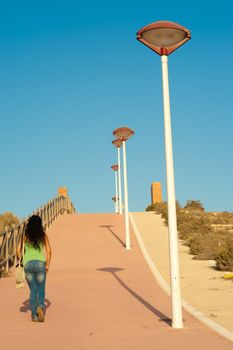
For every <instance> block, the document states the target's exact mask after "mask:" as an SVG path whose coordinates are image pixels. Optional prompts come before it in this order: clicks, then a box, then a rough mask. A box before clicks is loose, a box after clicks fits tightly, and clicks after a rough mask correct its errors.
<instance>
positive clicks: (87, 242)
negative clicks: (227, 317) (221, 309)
mask: <svg viewBox="0 0 233 350" xmlns="http://www.w3.org/2000/svg"><path fill="white" fill-rule="evenodd" d="M48 234H49V237H50V241H51V245H52V251H53V257H52V263H51V270H50V272H49V274H48V279H47V293H46V304H47V310H46V321H45V323H33V322H31V321H30V311H29V309H28V287H27V286H25V287H24V288H23V289H21V290H17V289H16V288H15V283H14V278H13V277H10V278H4V279H3V278H2V279H1V280H0V290H1V312H0V325H1V331H0V332H1V333H0V349H7V350H27V349H30V350H31V349H33V350H37V349H40V350H41V349H43V350H47V349H48V350H50V349H56V350H61V349H62V350H63V349H64V350H65V349H67V350H69V349H72V350H74V349H75V350H76V349H78V350H97V349H98V350H116V349H121V350H131V349H132V350H139V349H140V350H152V349H153V350H154V349H159V350H168V349H172V350H178V349H179V350H181V349H184V350H194V349H195V350H196V349H198V350H208V349H211V350H232V349H233V343H232V342H230V341H227V340H225V339H223V338H222V337H220V336H219V335H217V334H216V333H214V332H213V331H211V330H210V329H208V328H206V327H204V326H203V325H202V324H200V323H199V322H198V321H197V320H195V319H194V318H193V317H192V316H190V315H188V314H187V313H186V312H184V329H182V330H175V329H172V328H171V326H170V317H171V313H170V299H169V297H168V296H167V295H166V294H165V293H164V292H163V291H162V290H161V289H160V288H159V286H158V285H157V284H156V282H155V280H154V277H153V275H152V273H151V272H150V270H149V268H148V267H147V265H146V263H145V261H144V259H143V257H142V255H141V252H140V250H139V247H138V245H137V243H136V240H135V237H134V235H133V234H132V232H131V238H132V249H131V250H130V251H127V250H126V249H125V248H124V246H123V244H124V242H123V241H124V221H123V218H122V217H121V216H119V215H115V214H78V215H66V216H62V217H60V218H59V219H58V220H57V222H56V223H55V224H54V225H53V226H52V227H51V229H50V230H49V231H48Z"/></svg>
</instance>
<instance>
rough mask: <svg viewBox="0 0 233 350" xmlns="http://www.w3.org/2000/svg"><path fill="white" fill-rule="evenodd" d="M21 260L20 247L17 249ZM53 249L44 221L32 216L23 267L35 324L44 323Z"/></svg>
mask: <svg viewBox="0 0 233 350" xmlns="http://www.w3.org/2000/svg"><path fill="white" fill-rule="evenodd" d="M17 256H18V258H20V246H19V247H18V249H17ZM50 260H51V247H50V243H49V239H48V236H47V234H46V233H45V231H44V229H43V226H42V220H41V218H40V217H39V216H38V215H32V216H31V217H30V219H29V221H28V223H27V225H26V228H25V235H24V255H23V266H24V271H25V277H26V281H27V283H28V286H29V288H30V308H31V317H32V321H33V322H38V321H39V322H44V307H45V305H44V299H45V283H46V273H47V272H48V271H49V265H50Z"/></svg>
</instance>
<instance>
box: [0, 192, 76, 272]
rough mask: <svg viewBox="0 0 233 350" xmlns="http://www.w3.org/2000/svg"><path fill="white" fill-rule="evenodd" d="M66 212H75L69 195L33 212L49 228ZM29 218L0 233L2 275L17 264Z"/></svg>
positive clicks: (60, 197) (0, 266)
mask: <svg viewBox="0 0 233 350" xmlns="http://www.w3.org/2000/svg"><path fill="white" fill-rule="evenodd" d="M65 213H66V214H74V213H75V208H74V206H73V204H72V202H71V200H70V198H69V197H68V196H66V197H65V196H61V195H58V196H56V197H55V198H53V199H52V200H50V201H49V202H48V203H46V204H45V205H43V206H42V207H40V208H39V209H37V210H34V211H33V213H32V214H34V215H39V216H40V217H41V219H42V223H43V227H44V228H45V229H47V228H49V227H50V226H51V225H52V224H53V222H54V221H55V220H56V219H57V218H58V216H59V215H62V214H65ZM30 216H31V215H29V217H30ZM29 217H28V218H29ZM28 218H26V219H24V220H23V221H22V222H21V223H20V224H19V225H15V226H13V227H11V228H6V229H5V231H4V232H2V233H0V277H1V275H3V274H6V275H7V274H8V273H9V270H10V268H11V267H12V266H15V265H16V260H17V257H16V249H17V247H18V245H19V244H21V250H22V246H23V234H24V230H25V226H26V224H27V221H28Z"/></svg>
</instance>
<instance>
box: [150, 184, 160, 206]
mask: <svg viewBox="0 0 233 350" xmlns="http://www.w3.org/2000/svg"><path fill="white" fill-rule="evenodd" d="M162 201H163V199H162V185H161V183H160V182H152V184H151V204H154V203H161V202H162Z"/></svg>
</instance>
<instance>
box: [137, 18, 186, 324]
mask: <svg viewBox="0 0 233 350" xmlns="http://www.w3.org/2000/svg"><path fill="white" fill-rule="evenodd" d="M190 38H191V34H190V31H189V30H188V29H186V28H184V27H182V26H180V25H179V24H177V23H173V22H167V21H158V22H155V23H152V24H150V25H148V26H146V27H144V28H142V29H141V30H139V31H138V32H137V39H138V40H139V41H141V42H142V43H143V44H144V45H146V46H148V47H149V48H150V49H152V50H153V51H155V52H156V53H157V54H158V55H160V56H161V62H162V81H163V104H164V134H165V153H166V178H167V202H168V229H169V251H170V253H169V254H170V280H171V297H172V327H173V328H183V320H182V305H181V293H180V274H179V258H178V243H177V219H176V198H175V181H174V166H173V152H172V130H171V116H170V99H169V83H168V65H167V62H168V55H169V54H171V53H172V52H173V51H175V50H176V49H177V48H178V47H180V46H181V45H183V44H184V43H185V42H186V41H188V40H189V39H190Z"/></svg>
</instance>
